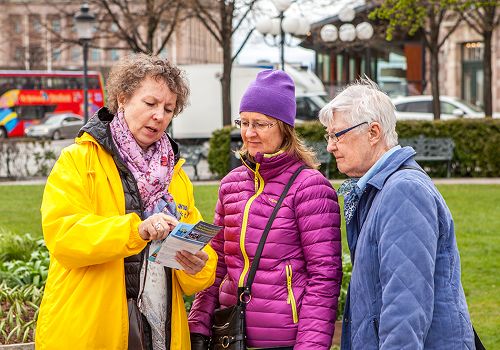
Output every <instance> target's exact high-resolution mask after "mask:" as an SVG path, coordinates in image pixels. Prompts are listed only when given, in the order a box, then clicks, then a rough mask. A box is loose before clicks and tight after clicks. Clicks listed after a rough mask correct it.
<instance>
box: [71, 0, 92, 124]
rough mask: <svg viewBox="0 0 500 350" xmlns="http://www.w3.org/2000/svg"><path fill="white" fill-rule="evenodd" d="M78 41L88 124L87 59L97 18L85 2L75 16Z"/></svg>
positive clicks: (84, 117)
mask: <svg viewBox="0 0 500 350" xmlns="http://www.w3.org/2000/svg"><path fill="white" fill-rule="evenodd" d="M74 20H75V26H76V32H77V35H78V40H79V42H80V44H81V45H82V48H83V121H84V123H85V124H87V121H88V120H89V99H88V90H89V89H88V72H87V58H88V51H89V42H90V40H91V39H92V35H93V32H94V21H95V16H94V15H93V14H92V13H91V12H90V10H89V5H88V4H87V3H86V2H84V3H83V4H82V6H81V8H80V11H79V12H77V13H76V15H75V16H74Z"/></svg>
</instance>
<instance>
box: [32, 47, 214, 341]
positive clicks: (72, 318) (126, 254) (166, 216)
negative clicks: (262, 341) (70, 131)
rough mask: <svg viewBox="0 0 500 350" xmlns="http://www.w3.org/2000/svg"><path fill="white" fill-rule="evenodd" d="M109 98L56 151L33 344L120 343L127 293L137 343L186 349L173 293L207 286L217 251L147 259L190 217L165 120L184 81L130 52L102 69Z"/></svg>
mask: <svg viewBox="0 0 500 350" xmlns="http://www.w3.org/2000/svg"><path fill="white" fill-rule="evenodd" d="M107 90H108V104H107V105H108V107H107V108H102V109H100V110H99V111H98V112H97V113H96V115H94V116H93V117H92V118H91V119H90V121H89V122H88V123H87V124H86V125H85V126H84V127H83V129H82V130H81V131H80V135H79V137H78V138H77V139H76V142H75V144H73V145H71V146H69V147H67V148H66V149H64V150H63V152H62V153H61V156H60V158H59V159H58V161H57V163H56V165H55V166H54V168H53V170H52V172H51V174H50V176H49V178H48V179H47V184H46V187H45V192H44V196H43V201H42V208H41V211H42V227H43V233H44V238H45V242H46V244H47V247H48V249H49V251H50V254H51V261H50V268H49V276H48V279H47V284H46V287H45V294H44V297H43V301H42V305H41V307H40V313H39V317H38V323H37V329H36V339H35V341H36V348H37V349H40V350H43V349H50V350H54V349H64V350H67V349H71V350H77V349H120V350H121V349H127V348H130V349H131V347H129V346H128V340H129V322H128V309H127V299H132V300H137V299H138V297H139V296H140V301H141V303H140V304H141V307H140V310H141V313H142V319H143V323H144V326H145V327H144V332H143V335H142V336H143V339H142V340H143V341H144V344H145V349H150V350H158V349H165V350H168V349H190V341H189V330H188V325H187V317H186V312H185V309H184V301H183V299H182V295H183V294H186V295H191V294H193V293H196V292H197V291H200V290H202V289H205V288H207V287H209V286H210V285H211V284H212V283H213V281H214V277H215V267H216V264H217V256H216V254H215V253H214V252H213V250H212V249H211V248H210V247H209V246H207V247H206V248H205V249H204V250H203V251H200V252H198V253H196V254H194V255H193V254H190V253H188V252H180V253H178V254H177V256H176V259H177V261H178V262H179V263H180V264H181V265H182V266H183V267H184V270H175V269H169V268H166V267H163V266H161V265H158V264H154V263H148V262H147V259H146V258H145V257H147V252H148V251H149V249H150V247H151V248H152V247H154V246H155V245H157V244H160V243H159V242H160V241H161V239H163V238H164V237H166V235H168V233H169V231H170V230H171V228H173V227H174V226H175V225H176V224H177V223H178V221H177V220H180V221H184V222H188V223H195V222H197V221H199V220H200V219H201V215H200V213H199V212H198V210H197V209H196V207H195V206H194V199H193V188H192V184H191V182H190V181H189V179H188V178H187V176H186V174H185V173H184V171H183V170H182V169H181V165H182V159H181V160H180V161H179V158H178V152H177V145H176V144H175V142H173V140H171V139H170V138H168V136H167V134H166V133H165V130H166V128H167V126H168V125H169V123H170V121H171V120H172V117H173V116H174V115H177V114H178V113H180V112H181V111H182V109H183V107H184V106H185V104H186V101H187V96H188V87H187V84H186V82H185V80H184V78H183V75H182V74H181V71H180V70H179V69H178V68H176V67H175V66H172V65H171V64H170V63H169V62H168V61H166V60H162V59H159V58H155V57H152V56H148V55H144V54H136V55H131V56H129V57H127V58H126V59H124V60H123V61H121V62H120V63H119V64H118V65H117V66H115V67H114V68H113V69H112V71H111V73H110V76H109V78H108V84H107Z"/></svg>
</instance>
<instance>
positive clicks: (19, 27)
mask: <svg viewBox="0 0 500 350" xmlns="http://www.w3.org/2000/svg"><path fill="white" fill-rule="evenodd" d="M10 21H11V23H12V30H13V31H14V33H15V34H21V33H22V32H23V23H22V18H21V16H10Z"/></svg>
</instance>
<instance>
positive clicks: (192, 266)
mask: <svg viewBox="0 0 500 350" xmlns="http://www.w3.org/2000/svg"><path fill="white" fill-rule="evenodd" d="M175 259H176V260H177V262H178V263H179V264H180V265H181V266H182V267H183V268H184V270H185V271H186V273H188V274H190V275H194V274H197V273H198V272H200V271H201V270H202V269H203V268H204V267H205V264H206V263H207V260H208V254H207V253H205V252H204V251H199V252H197V253H196V254H191V253H190V252H187V251H185V250H181V251H179V252H177V254H176V255H175Z"/></svg>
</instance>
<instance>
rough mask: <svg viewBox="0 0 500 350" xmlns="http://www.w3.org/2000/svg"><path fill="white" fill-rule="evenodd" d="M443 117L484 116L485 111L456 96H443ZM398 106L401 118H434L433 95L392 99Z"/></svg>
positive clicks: (444, 118)
mask: <svg viewBox="0 0 500 350" xmlns="http://www.w3.org/2000/svg"><path fill="white" fill-rule="evenodd" d="M439 99H440V101H441V119H442V120H447V119H456V118H483V117H484V111H483V110H482V109H481V108H479V107H477V106H474V105H472V104H470V103H468V102H466V101H463V100H460V99H459V98H456V97H450V96H441V97H440V98H439ZM392 102H393V103H394V105H395V106H396V117H397V119H399V120H406V119H420V120H432V119H434V114H433V113H432V96H431V95H422V96H404V97H396V98H393V99H392ZM493 117H495V118H497V117H498V114H497V113H494V114H493Z"/></svg>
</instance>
